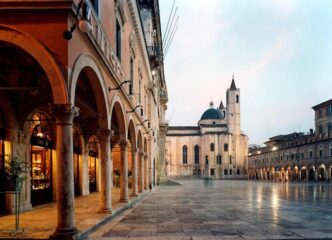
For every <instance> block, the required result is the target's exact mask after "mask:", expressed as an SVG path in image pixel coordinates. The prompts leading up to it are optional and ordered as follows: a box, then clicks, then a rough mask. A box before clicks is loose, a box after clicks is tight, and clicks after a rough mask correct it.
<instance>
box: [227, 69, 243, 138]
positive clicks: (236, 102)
mask: <svg viewBox="0 0 332 240" xmlns="http://www.w3.org/2000/svg"><path fill="white" fill-rule="evenodd" d="M226 100H227V123H228V130H229V132H230V133H232V134H233V135H240V134H241V126H240V100H241V99H240V89H239V88H236V85H235V80H234V75H233V77H232V83H231V86H230V88H229V89H227V94H226Z"/></svg>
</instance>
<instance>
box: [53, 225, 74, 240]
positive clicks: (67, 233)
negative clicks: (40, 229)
mask: <svg viewBox="0 0 332 240" xmlns="http://www.w3.org/2000/svg"><path fill="white" fill-rule="evenodd" d="M79 237H80V232H79V231H78V229H77V228H76V227H74V228H68V229H57V230H55V232H54V233H53V234H52V235H51V236H50V239H52V240H78V239H79Z"/></svg>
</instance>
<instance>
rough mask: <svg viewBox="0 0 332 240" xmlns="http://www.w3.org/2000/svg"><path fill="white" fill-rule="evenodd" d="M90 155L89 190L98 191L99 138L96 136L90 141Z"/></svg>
mask: <svg viewBox="0 0 332 240" xmlns="http://www.w3.org/2000/svg"><path fill="white" fill-rule="evenodd" d="M88 149H89V157H88V170H89V191H90V193H91V192H96V191H97V158H98V151H97V139H96V138H95V137H94V136H91V137H90V138H89V142H88Z"/></svg>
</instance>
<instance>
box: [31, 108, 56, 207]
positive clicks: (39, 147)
mask: <svg viewBox="0 0 332 240" xmlns="http://www.w3.org/2000/svg"><path fill="white" fill-rule="evenodd" d="M30 132H31V139H30V144H31V204H32V206H36V205H40V204H44V203H48V202H51V201H52V200H53V196H52V145H53V144H52V133H51V128H50V126H49V123H48V120H47V118H46V116H45V115H43V114H41V113H36V114H34V115H33V121H32V123H31V126H30Z"/></svg>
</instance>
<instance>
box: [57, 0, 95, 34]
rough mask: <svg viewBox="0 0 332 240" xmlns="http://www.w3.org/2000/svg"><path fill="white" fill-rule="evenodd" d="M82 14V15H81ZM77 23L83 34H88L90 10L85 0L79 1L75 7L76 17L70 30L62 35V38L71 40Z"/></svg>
mask: <svg viewBox="0 0 332 240" xmlns="http://www.w3.org/2000/svg"><path fill="white" fill-rule="evenodd" d="M81 12H82V13H81ZM80 13H81V14H80ZM77 21H78V27H79V29H80V30H81V32H83V33H88V32H90V31H91V29H92V26H91V9H90V6H89V3H88V2H87V1H86V0H81V1H80V2H79V3H78V5H77V10H76V15H75V23H74V25H73V26H72V27H71V28H70V30H67V31H65V32H64V33H63V37H64V38H65V39H67V40H70V39H72V37H73V32H74V31H75V29H76V26H77Z"/></svg>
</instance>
